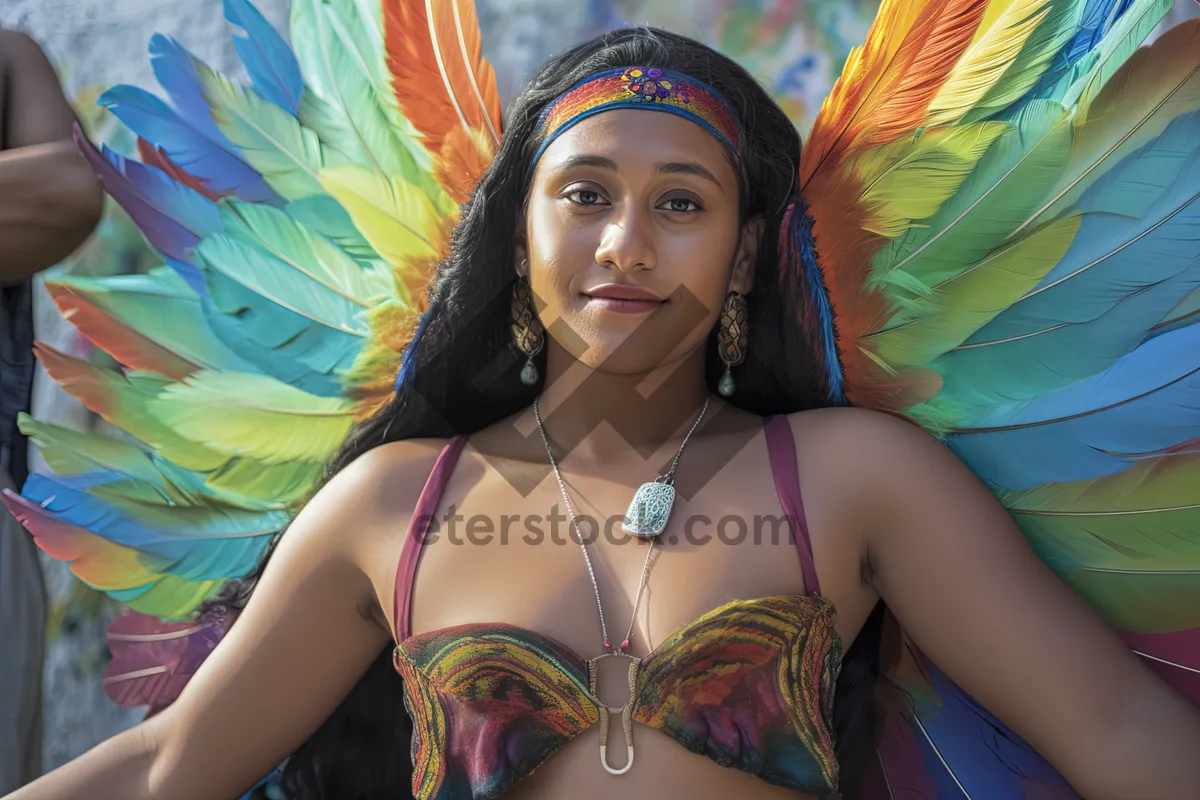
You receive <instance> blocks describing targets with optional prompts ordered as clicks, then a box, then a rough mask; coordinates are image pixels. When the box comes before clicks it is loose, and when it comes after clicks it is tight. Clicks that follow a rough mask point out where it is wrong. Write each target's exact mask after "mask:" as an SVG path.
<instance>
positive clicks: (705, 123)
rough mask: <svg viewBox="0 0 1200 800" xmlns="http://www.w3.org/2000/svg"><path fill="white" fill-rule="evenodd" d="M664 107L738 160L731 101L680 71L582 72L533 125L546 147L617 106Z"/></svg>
mask: <svg viewBox="0 0 1200 800" xmlns="http://www.w3.org/2000/svg"><path fill="white" fill-rule="evenodd" d="M622 106H625V107H629V108H639V109H644V110H647V111H666V112H668V113H670V114H676V115H678V116H681V117H684V118H685V119H689V120H691V121H692V122H695V123H696V124H697V125H699V126H700V127H702V128H705V129H706V130H708V131H709V132H710V133H712V134H713V135H714V136H716V137H717V138H718V139H720V140H721V141H722V142H724V143H725V145H726V146H727V147H728V148H729V149H730V150H731V151H733V155H734V157H735V158H736V159H738V161H739V162H740V161H741V152H742V151H741V147H742V129H741V124H740V123H739V122H738V118H737V115H736V114H735V113H734V111H733V107H732V106H730V105H729V102H728V101H727V100H725V98H724V97H722V96H721V95H720V94H719V93H718V92H717V90H716V89H714V88H712V87H711V86H709V85H708V84H705V83H701V82H700V81H697V80H694V79H692V78H689V77H688V76H687V75H684V74H683V73H681V72H670V71H668V70H661V69H653V68H649V67H620V68H617V69H610V70H607V71H605V72H600V73H597V74H595V75H592V76H591V77H589V78H584V79H583V80H582V81H580V82H579V83H577V84H575V85H574V86H573V87H571V88H570V89H568V90H567V91H566V92H564V93H563V94H562V95H560V96H559V97H558V99H556V100H555V101H554V102H552V103H550V105H548V106H546V108H545V110H544V111H542V115H541V118H540V119H539V122H538V131H539V133H540V135H541V136H542V144H541V146H540V147H538V151H537V153H536V154H535V155H534V157H533V162H532V163H533V165H535V166H536V165H537V163H538V160H539V159H541V157H542V153H544V152H546V148H547V147H549V146H550V144H551V143H552V142H553V141H554V140H555V139H557V138H558V137H559V135H561V134H562V133H564V132H566V131H567V130H568V129H570V128H571V127H572V126H574V125H575V124H576V123H578V122H580V121H581V120H584V119H587V118H588V117H590V116H592V115H594V114H599V113H600V112H602V111H610V110H612V109H613V108H619V107H622Z"/></svg>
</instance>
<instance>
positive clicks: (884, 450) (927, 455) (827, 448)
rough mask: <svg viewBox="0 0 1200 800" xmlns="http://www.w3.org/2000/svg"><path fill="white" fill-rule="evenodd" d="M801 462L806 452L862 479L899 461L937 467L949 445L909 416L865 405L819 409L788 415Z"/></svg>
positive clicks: (949, 457) (947, 457) (826, 465)
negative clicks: (888, 412) (884, 411)
mask: <svg viewBox="0 0 1200 800" xmlns="http://www.w3.org/2000/svg"><path fill="white" fill-rule="evenodd" d="M788 421H789V422H790V424H791V426H792V434H793V435H794V436H795V439H796V444H797V449H798V451H799V452H800V454H801V455H800V458H801V461H802V462H803V460H804V459H805V457H806V456H805V454H807V457H808V458H810V459H817V460H820V461H821V462H822V464H823V465H824V468H825V469H827V470H833V471H836V472H838V473H839V474H846V473H843V472H842V470H846V471H848V473H849V474H853V475H856V476H858V477H859V478H866V477H868V476H869V475H871V474H874V473H875V472H877V471H883V472H887V471H891V470H894V469H896V468H897V467H899V466H901V465H906V466H907V468H909V469H922V468H924V467H929V468H934V469H936V468H937V467H938V465H941V464H945V463H946V462H947V460H949V461H952V462H957V461H958V460H957V458H955V456H954V455H953V454H952V453H951V452H950V450H949V449H948V448H947V447H946V446H945V445H943V444H942V443H941V442H939V441H938V440H937V439H936V438H935V437H933V436H932V435H931V434H930V433H928V432H927V431H925V430H924V429H923V428H921V427H920V426H919V425H917V424H916V423H914V422H911V421H910V420H907V419H903V418H901V417H898V416H895V415H892V414H886V413H883V412H880V411H872V410H871V409H866V408H851V407H839V408H819V409H813V410H811V411H798V412H796V413H794V414H789V415H788Z"/></svg>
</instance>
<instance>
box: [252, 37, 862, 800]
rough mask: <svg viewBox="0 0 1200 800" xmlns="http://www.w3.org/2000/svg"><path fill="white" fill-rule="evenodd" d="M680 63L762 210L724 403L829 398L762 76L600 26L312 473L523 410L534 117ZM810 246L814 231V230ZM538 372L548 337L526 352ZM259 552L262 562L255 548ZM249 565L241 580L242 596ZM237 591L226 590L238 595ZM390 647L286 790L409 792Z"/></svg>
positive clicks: (712, 364) (533, 91) (511, 139)
mask: <svg viewBox="0 0 1200 800" xmlns="http://www.w3.org/2000/svg"><path fill="white" fill-rule="evenodd" d="M637 65H642V66H654V67H658V68H662V69H669V70H674V71H678V72H682V73H685V74H687V75H690V76H691V77H693V78H695V79H697V80H700V81H703V82H705V83H707V84H709V85H710V86H713V87H714V88H716V89H717V91H719V92H720V93H722V94H723V95H724V96H725V97H726V99H728V100H729V102H730V103H731V104H732V105H733V107H734V109H735V111H736V112H737V114H738V117H739V118H740V120H741V122H742V126H743V140H744V141H743V162H744V167H745V171H744V175H743V176H742V179H743V181H744V185H743V186H742V187H741V190H742V192H741V194H742V203H741V206H742V207H741V213H742V216H743V219H745V218H746V216H747V215H760V216H762V217H763V218H765V220H766V233H765V234H764V236H763V241H762V242H761V243H760V247H759V257H758V265H757V269H756V274H755V285H754V288H753V289H752V290H751V292H750V294H749V295H748V297H747V299H748V302H749V313H750V321H749V337H750V338H749V343H748V347H747V354H746V359H745V361H744V362H743V364H742V365H741V366H739V367H738V368H737V392H736V394H735V395H734V396H733V397H731V398H730V400H729V402H731V403H732V404H733V405H735V406H737V407H739V408H741V409H744V410H746V411H748V412H751V413H754V414H759V415H769V414H786V413H792V412H796V411H802V410H805V409H810V408H817V407H821V406H825V405H829V400H828V398H829V386H828V381H827V380H826V377H825V369H824V367H823V365H822V355H821V353H820V352H819V348H818V347H817V346H816V345H815V344H814V343H813V341H812V339H811V337H810V336H807V335H805V333H804V327H803V325H802V319H801V317H802V315H803V309H804V308H805V303H804V297H803V292H804V289H803V287H801V286H799V285H796V282H795V281H784V282H782V283H781V281H780V279H779V273H780V267H779V259H778V239H779V231H780V227H781V224H782V221H783V217H784V214H785V211H786V210H787V207H788V205H789V203H791V202H792V201H794V200H795V199H796V192H797V186H796V182H797V176H798V173H799V163H800V147H801V143H800V137H799V135H798V133H797V132H796V129H795V127H794V126H793V124H792V123H791V121H790V120H789V119H788V118H787V116H786V115H785V114H784V113H783V111H782V110H781V109H780V108H779V106H778V105H776V103H775V102H774V101H773V100H772V99H771V97H770V96H769V95H768V94H767V92H766V91H764V90H763V88H762V87H761V86H760V85H759V83H758V82H757V81H756V80H755V79H754V78H753V77H752V76H751V75H750V74H749V73H748V72H746V70H745V69H743V68H742V67H741V66H739V65H738V64H736V63H735V62H733V61H731V60H730V59H728V58H726V57H725V56H723V55H721V54H720V53H718V52H716V51H714V50H712V49H711V48H708V47H706V46H704V45H702V44H700V43H698V42H696V41H693V40H691V39H688V38H686V37H683V36H679V35H676V34H673V33H669V32H667V31H662V30H657V29H653V28H633V29H626V30H618V31H613V32H610V33H606V34H603V35H601V36H599V37H597V38H595V39H593V40H591V41H589V42H586V43H585V44H582V45H579V46H577V47H574V48H572V49H570V50H568V51H567V52H565V53H563V54H562V55H560V56H558V57H556V58H553V59H551V60H550V61H548V62H547V63H546V64H545V65H543V66H542V68H541V69H540V70H539V71H538V72H537V74H536V75H535V76H534V78H533V80H532V82H531V83H530V85H529V86H528V88H526V89H525V91H524V92H522V93H521V95H520V96H519V97H517V98H516V100H515V101H514V102H513V104H512V106H511V107H510V109H509V111H508V114H507V118H506V124H505V133H504V138H503V141H502V142H501V144H500V146H499V149H498V151H497V153H496V156H495V158H494V160H493V161H492V163H491V166H490V167H489V168H488V170H487V171H486V172H485V174H484V175H483V177H482V179H481V180H480V182H479V185H478V187H477V188H476V190H475V192H474V194H473V195H472V197H471V198H470V200H469V201H468V202H467V203H466V204H465V205H464V206H463V208H462V216H461V221H460V222H459V224H458V226H457V227H456V229H455V230H454V233H453V236H452V242H451V251H450V256H449V258H448V259H447V260H446V261H445V262H444V263H443V264H441V265H440V267H439V269H438V271H437V274H436V277H435V279H434V281H433V283H432V285H431V287H430V290H429V291H430V293H429V297H428V300H429V311H428V312H427V314H426V315H425V316H424V318H423V320H422V325H421V327H420V329H419V332H418V335H417V337H416V338H415V339H414V341H413V343H412V344H411V345H410V346H409V348H408V350H407V352H406V354H405V358H404V367H403V376H402V380H401V382H400V386H399V388H398V391H397V392H396V394H395V396H394V398H393V399H392V400H391V401H390V402H389V403H388V404H387V405H386V406H385V407H383V408H382V409H381V410H380V411H379V412H378V413H377V414H376V415H375V416H373V417H372V418H371V419H369V420H367V421H365V422H363V423H362V424H360V425H359V426H357V427H356V428H355V429H354V430H353V431H352V432H351V433H350V435H349V437H348V438H347V439H346V441H345V442H344V444H343V445H342V446H341V448H340V450H339V451H338V452H337V454H336V455H335V456H334V458H333V459H332V460H331V462H330V464H329V467H328V469H327V471H326V475H325V480H326V481H327V480H328V479H329V477H330V476H332V475H333V474H335V473H337V472H338V471H339V470H341V469H342V468H344V467H345V466H346V465H348V464H349V463H351V462H352V461H354V460H355V459H356V458H358V457H359V456H361V455H362V454H363V453H365V452H367V451H368V450H370V449H371V448H374V447H378V446H380V445H382V444H384V443H386V442H391V441H398V440H403V439H410V438H417V437H450V436H454V435H456V434H459V433H472V432H474V431H477V430H480V429H482V428H485V427H487V426H489V425H491V424H494V423H495V422H497V421H499V420H501V419H503V418H505V417H507V416H509V415H511V414H514V413H516V412H518V411H520V410H521V409H523V408H526V407H528V406H529V405H530V404H531V403H532V402H533V399H534V397H535V395H536V394H537V392H538V391H539V390H540V388H541V387H540V386H526V385H524V384H523V383H522V382H521V381H520V380H519V378H518V374H519V372H520V368H521V364H522V362H523V361H524V356H522V355H520V354H519V353H518V351H517V350H516V349H515V347H514V346H513V343H512V336H511V332H510V330H509V315H510V298H511V295H512V284H513V281H514V280H515V277H516V276H515V273H514V270H513V258H514V247H515V246H516V242H517V232H518V231H520V230H522V229H523V213H524V212H523V209H524V201H525V198H526V194H527V191H528V188H529V187H528V182H527V176H528V174H529V167H530V165H531V161H532V158H533V155H534V152H535V151H536V149H537V145H538V142H537V140H536V135H537V130H536V128H537V122H538V116H539V114H540V112H541V111H542V109H543V108H544V107H545V106H546V105H547V103H549V102H550V101H551V100H553V99H554V98H555V97H557V96H558V95H560V94H561V93H563V92H564V91H566V90H567V89H568V88H570V87H571V86H572V85H574V84H575V83H577V82H579V81H580V80H581V79H583V78H585V77H587V76H588V75H591V74H593V73H596V72H599V71H602V70H607V69H612V68H616V67H627V66H637ZM818 244H819V243H818ZM713 337H714V338H713V340H712V341H710V342H709V347H708V354H709V355H708V368H707V380H708V383H709V389H710V390H711V391H715V390H716V384H717V380H718V378H719V377H720V375H721V371H722V366H721V364H720V362H719V361H718V359H717V355H716V353H717V348H716V342H715V332H714V333H713ZM538 358H539V359H540V361H541V363H540V364H539V366H540V367H541V370H540V372H541V374H543V375H544V374H545V363H544V362H545V350H544V349H543V351H542V353H541V354H540V355H539V357H538ZM264 563H265V561H264ZM261 571H262V566H261V565H260V567H259V571H258V573H256V575H255V576H252V577H251V578H249V579H247V580H246V581H244V582H243V583H242V584H241V585H240V589H241V592H240V602H244V600H245V598H246V597H248V595H249V592H250V591H251V590H252V588H253V584H254V582H255V578H256V577H257V575H258V574H261ZM236 602H237V601H235V604H236ZM881 610H882V607H879V608H877V609H876V612H875V613H873V614H872V615H871V617H870V618H869V620H868V622H867V624H866V625H865V626H864V628H863V630H862V631H861V632H860V633H859V635H858V637H857V639H856V640H855V641H854V643H853V644H852V645H851V647H850V648H849V649H848V651H847V653H846V658H845V660H844V663H843V666H842V671H841V674H840V676H839V678H838V684H837V690H836V695H835V701H834V736H835V739H836V742H837V755H838V760H839V762H840V765H841V773H842V792H843V794H844V795H845V796H846V797H847V798H852V797H854V796H855V795H856V794H857V786H856V784H857V781H858V778H859V776H861V774H862V772H863V770H864V768H865V765H866V763H867V762H866V759H867V758H868V757H870V754H871V752H872V746H873V737H874V728H875V722H874V719H875V717H874V712H873V704H872V701H871V695H872V691H873V685H874V683H875V679H876V676H877V674H878V664H879V645H880V635H881V623H882V614H881ZM391 650H392V648H391V646H389V647H387V648H386V649H385V650H384V651H383V652H381V653H380V654H379V658H378V659H377V660H376V661H375V663H374V664H373V665H372V666H371V667H370V668H369V670H368V671H367V673H366V675H365V676H364V677H363V678H362V680H361V681H360V682H359V683H358V684H357V685H356V686H355V687H354V689H352V690H351V691H350V693H349V694H348V695H347V696H346V698H345V699H344V700H343V702H342V704H341V705H340V706H339V707H338V708H337V709H336V710H335V711H334V713H333V715H332V716H331V717H330V718H329V719H328V720H327V721H326V722H325V723H324V724H323V725H322V726H321V728H320V729H319V730H318V731H317V732H316V733H315V734H313V736H312V737H311V738H310V739H309V740H308V741H307V742H306V743H305V744H304V745H303V746H302V747H301V748H300V749H299V750H298V751H297V752H296V753H295V754H294V755H293V756H292V758H290V759H289V760H288V762H287V765H286V767H285V769H284V788H285V791H286V792H287V795H288V797H289V798H293V800H359V799H360V798H361V799H362V800H367V799H368V798H379V797H408V796H410V786H409V783H408V782H409V781H410V780H411V771H410V770H411V765H410V764H409V763H408V758H407V754H408V753H409V747H410V741H411V736H412V728H411V724H410V721H409V717H408V715H407V713H406V711H405V708H404V705H403V695H402V690H403V682H402V680H401V678H400V677H399V676H398V675H397V674H396V673H395V671H394V669H393V667H392V659H391Z"/></svg>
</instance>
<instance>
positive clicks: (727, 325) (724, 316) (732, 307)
mask: <svg viewBox="0 0 1200 800" xmlns="http://www.w3.org/2000/svg"><path fill="white" fill-rule="evenodd" d="M748 324H749V318H748V314H747V309H746V298H745V296H744V295H742V294H741V293H740V292H730V293H729V294H727V295H725V305H724V306H722V307H721V322H720V324H719V325H718V327H717V355H719V356H720V357H721V361H722V362H724V364H725V374H724V375H722V376H721V380H720V382H719V383H718V384H717V391H718V392H719V393H720V395H721V397H730V396H731V395H732V394H733V393H734V391H735V390H736V389H737V384H736V383H735V382H734V380H733V374H732V373H731V372H730V369H731V368H732V367H736V366H737V365H738V364H741V363H742V362H743V361H745V360H746V342H747V338H748V333H749V330H748Z"/></svg>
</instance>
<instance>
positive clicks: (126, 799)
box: [4, 723, 157, 800]
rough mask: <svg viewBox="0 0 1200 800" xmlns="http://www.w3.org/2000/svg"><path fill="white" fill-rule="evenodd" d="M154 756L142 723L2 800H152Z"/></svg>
mask: <svg viewBox="0 0 1200 800" xmlns="http://www.w3.org/2000/svg"><path fill="white" fill-rule="evenodd" d="M156 756H157V747H156V746H155V736H154V733H153V730H152V727H151V726H150V725H148V724H145V723H143V724H142V725H138V726H136V727H134V728H131V729H129V730H127V731H125V732H124V733H121V734H119V735H117V736H114V737H113V738H111V739H109V740H107V741H105V742H102V743H101V744H99V745H97V746H95V747H93V748H92V749H91V750H89V751H88V752H86V753H84V754H83V755H82V756H80V757H79V758H77V759H75V760H74V761H72V762H70V763H69V764H66V765H64V766H62V767H59V768H58V769H56V770H54V771H53V772H49V773H47V774H46V775H43V776H42V777H41V778H39V779H38V780H36V781H34V782H33V783H31V784H29V785H28V786H25V787H24V788H22V789H19V790H18V791H17V792H15V793H14V794H11V795H8V796H7V797H6V798H4V800H74V798H79V800H85V798H86V800H104V799H107V798H113V800H116V798H121V800H153V799H154V798H155V797H156V796H157V795H155V793H154V791H153V782H152V778H153V777H154V775H153V773H154V764H155V758H156Z"/></svg>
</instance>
